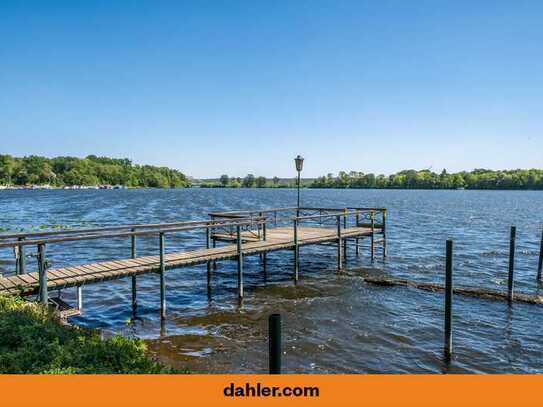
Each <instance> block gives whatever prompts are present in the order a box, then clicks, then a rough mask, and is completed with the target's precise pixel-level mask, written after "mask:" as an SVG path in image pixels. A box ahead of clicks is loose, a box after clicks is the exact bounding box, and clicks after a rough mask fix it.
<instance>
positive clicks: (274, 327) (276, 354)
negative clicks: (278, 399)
mask: <svg viewBox="0 0 543 407" xmlns="http://www.w3.org/2000/svg"><path fill="white" fill-rule="evenodd" d="M268 346H269V348H268V349H269V351H268V354H269V356H268V357H269V371H270V374H280V373H281V315H280V314H272V315H270V316H269V319H268Z"/></svg>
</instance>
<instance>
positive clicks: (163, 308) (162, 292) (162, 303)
mask: <svg viewBox="0 0 543 407" xmlns="http://www.w3.org/2000/svg"><path fill="white" fill-rule="evenodd" d="M159 247H160V318H161V319H165V318H166V281H165V278H164V277H165V275H164V274H165V272H166V265H165V263H164V233H163V232H161V233H160V234H159Z"/></svg>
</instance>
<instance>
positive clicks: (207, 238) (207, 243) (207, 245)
mask: <svg viewBox="0 0 543 407" xmlns="http://www.w3.org/2000/svg"><path fill="white" fill-rule="evenodd" d="M210 233H211V231H210V228H209V226H208V227H207V228H206V249H209V248H210V245H211V237H210ZM207 296H208V297H211V260H208V261H207Z"/></svg>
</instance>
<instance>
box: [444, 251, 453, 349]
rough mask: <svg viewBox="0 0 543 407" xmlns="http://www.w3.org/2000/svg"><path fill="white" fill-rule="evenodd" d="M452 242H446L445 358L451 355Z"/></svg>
mask: <svg viewBox="0 0 543 407" xmlns="http://www.w3.org/2000/svg"><path fill="white" fill-rule="evenodd" d="M452 273H453V242H452V240H447V245H446V260H445V347H444V351H445V358H446V359H450V357H451V355H452V295H453V281H452Z"/></svg>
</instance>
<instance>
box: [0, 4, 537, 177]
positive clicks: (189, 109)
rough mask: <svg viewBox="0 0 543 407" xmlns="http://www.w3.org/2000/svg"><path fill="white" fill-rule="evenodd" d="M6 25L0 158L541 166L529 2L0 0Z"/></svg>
mask: <svg viewBox="0 0 543 407" xmlns="http://www.w3.org/2000/svg"><path fill="white" fill-rule="evenodd" d="M0 21H1V23H0V38H2V41H0V152H2V153H9V154H13V155H28V154H40V155H47V156H55V155H76V156H85V155H88V154H97V155H107V156H114V157H128V158H131V159H132V160H134V161H135V162H137V163H148V164H157V165H166V166H170V167H174V168H178V169H180V170H182V171H185V172H186V173H188V174H190V175H193V176H196V177H210V176H216V175H220V174H222V173H228V174H231V175H236V176H243V175H245V174H247V173H253V174H257V175H266V176H274V175H277V176H291V175H293V168H294V165H293V162H292V158H293V157H294V156H296V155H297V154H302V155H304V156H305V157H306V165H305V171H304V175H305V176H317V175H321V174H325V173H328V172H333V173H337V172H338V171H339V170H357V171H364V172H376V173H385V174H388V173H391V172H395V171H397V170H400V169H407V168H415V169H419V168H432V169H434V170H436V171H440V170H441V169H442V168H447V169H448V170H450V171H455V170H462V169H472V168H480V167H485V168H496V169H497V168H517V167H536V168H543V134H542V133H543V52H542V44H543V24H542V23H541V22H542V21H543V2H540V1H515V2H512V1H477V2H473V1H439V0H433V1H412V2H407V1H377V0H376V1H371V2H370V1H362V0H357V1H340V0H338V1H332V0H330V1H318V0H312V1H301V0H300V1H293V0H291V1H233V0H231V1H219V0H217V1H203V0H202V1H196V0H195V1H192V2H188V1H185V2H183V1H172V2H166V1H116V2H110V1H86V2H73V1H50V2H43V1H36V2H33V1H20V2H16V1H8V0H4V1H2V2H1V3H0Z"/></svg>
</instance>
